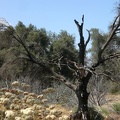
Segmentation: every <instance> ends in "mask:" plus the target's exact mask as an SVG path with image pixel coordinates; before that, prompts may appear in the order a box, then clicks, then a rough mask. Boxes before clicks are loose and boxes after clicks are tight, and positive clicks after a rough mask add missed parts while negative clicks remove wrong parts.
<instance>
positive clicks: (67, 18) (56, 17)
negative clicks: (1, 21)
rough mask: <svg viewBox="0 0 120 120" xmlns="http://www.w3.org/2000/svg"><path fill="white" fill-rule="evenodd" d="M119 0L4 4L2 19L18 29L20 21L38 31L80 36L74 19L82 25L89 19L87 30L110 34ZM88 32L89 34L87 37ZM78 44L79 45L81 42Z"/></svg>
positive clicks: (38, 0) (31, 0) (32, 0)
mask: <svg viewBox="0 0 120 120" xmlns="http://www.w3.org/2000/svg"><path fill="white" fill-rule="evenodd" d="M116 2H117V0H0V4H1V6H0V18H5V19H6V20H7V21H8V22H9V23H10V24H11V25H13V26H15V25H16V24H17V23H18V21H22V22H23V23H24V24H25V25H29V24H30V23H32V24H33V25H35V26H36V27H37V28H46V30H47V31H49V30H50V31H52V32H56V33H59V32H60V30H66V31H68V33H70V34H73V35H75V36H76V38H77V40H78V39H79V38H78V37H79V36H78V31H77V27H76V25H75V23H74V19H76V20H78V21H79V22H81V17H82V15H83V14H84V15H85V25H84V28H85V29H88V30H89V29H91V28H99V29H101V30H103V31H104V32H107V28H108V25H109V24H110V23H111V21H112V20H113V18H114V16H115V11H114V8H115V5H116ZM86 35H87V32H86V33H85V36H86ZM77 40H76V41H77Z"/></svg>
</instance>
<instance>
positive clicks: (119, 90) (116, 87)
mask: <svg viewBox="0 0 120 120" xmlns="http://www.w3.org/2000/svg"><path fill="white" fill-rule="evenodd" d="M110 93H112V94H120V84H118V83H115V84H113V85H112V89H111V90H110Z"/></svg>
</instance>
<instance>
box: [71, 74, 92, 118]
mask: <svg viewBox="0 0 120 120" xmlns="http://www.w3.org/2000/svg"><path fill="white" fill-rule="evenodd" d="M91 76H92V74H91V73H88V74H87V76H86V77H83V78H82V79H81V80H80V81H81V82H79V84H78V86H77V89H76V91H75V93H76V95H77V98H78V109H77V111H76V113H75V114H74V115H73V116H71V120H90V114H89V111H88V97H89V93H88V92H87V85H88V82H89V79H90V78H91Z"/></svg>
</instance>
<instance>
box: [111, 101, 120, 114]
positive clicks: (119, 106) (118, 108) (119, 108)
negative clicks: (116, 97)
mask: <svg viewBox="0 0 120 120" xmlns="http://www.w3.org/2000/svg"><path fill="white" fill-rule="evenodd" d="M113 109H114V110H115V112H116V113H117V114H120V103H115V104H113Z"/></svg>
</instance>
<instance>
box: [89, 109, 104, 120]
mask: <svg viewBox="0 0 120 120" xmlns="http://www.w3.org/2000/svg"><path fill="white" fill-rule="evenodd" d="M89 112H90V119H91V120H104V117H103V116H102V115H101V113H99V112H98V111H97V110H95V108H93V107H89Z"/></svg>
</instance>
